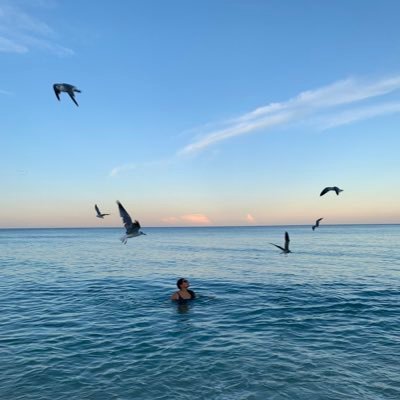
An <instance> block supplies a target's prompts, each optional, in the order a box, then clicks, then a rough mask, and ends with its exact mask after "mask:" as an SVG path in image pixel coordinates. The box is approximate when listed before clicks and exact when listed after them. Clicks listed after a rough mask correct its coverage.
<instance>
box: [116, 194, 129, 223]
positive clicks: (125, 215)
mask: <svg viewBox="0 0 400 400" xmlns="http://www.w3.org/2000/svg"><path fill="white" fill-rule="evenodd" d="M117 204H118V209H119V215H120V216H121V218H122V222H123V223H124V227H125V229H126V230H128V229H130V228H131V227H132V219H131V217H130V215H129V214H128V213H127V211H126V210H125V208H124V207H123V206H122V204H121V203H120V202H119V201H118V200H117Z"/></svg>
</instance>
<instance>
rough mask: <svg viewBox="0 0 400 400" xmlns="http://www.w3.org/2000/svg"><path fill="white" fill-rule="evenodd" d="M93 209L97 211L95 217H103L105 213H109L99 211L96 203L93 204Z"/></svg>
mask: <svg viewBox="0 0 400 400" xmlns="http://www.w3.org/2000/svg"><path fill="white" fill-rule="evenodd" d="M94 209H95V210H96V213H97V215H96V217H97V218H102V219H103V218H104V217H105V216H106V215H110V214H103V213H101V212H100V210H99V207H97V204H95V205H94Z"/></svg>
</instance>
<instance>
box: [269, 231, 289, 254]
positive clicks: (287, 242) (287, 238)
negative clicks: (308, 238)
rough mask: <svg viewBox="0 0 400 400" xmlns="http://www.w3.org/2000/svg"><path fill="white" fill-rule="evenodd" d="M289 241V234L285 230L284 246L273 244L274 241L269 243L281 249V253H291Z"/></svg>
mask: <svg viewBox="0 0 400 400" xmlns="http://www.w3.org/2000/svg"><path fill="white" fill-rule="evenodd" d="M289 242H290V239H289V234H288V233H287V232H285V247H282V246H278V245H277V244H274V243H270V244H272V245H273V246H275V247H277V248H278V249H281V250H282V253H285V254H288V253H291V251H290V250H289ZM282 253H281V254H282Z"/></svg>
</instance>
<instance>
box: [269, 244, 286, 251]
mask: <svg viewBox="0 0 400 400" xmlns="http://www.w3.org/2000/svg"><path fill="white" fill-rule="evenodd" d="M270 244H272V246H275V247H277V248H278V249H281V250H282V251H285V249H284V248H283V247H282V246H278V245H277V244H274V243H270Z"/></svg>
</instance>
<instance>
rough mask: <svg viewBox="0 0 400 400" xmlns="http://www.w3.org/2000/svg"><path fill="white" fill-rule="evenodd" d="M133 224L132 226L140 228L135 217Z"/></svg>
mask: <svg viewBox="0 0 400 400" xmlns="http://www.w3.org/2000/svg"><path fill="white" fill-rule="evenodd" d="M133 226H134V227H135V228H137V229H140V228H141V226H140V222H139V221H138V220H137V219H135V222H134V223H133Z"/></svg>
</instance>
